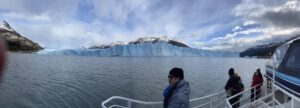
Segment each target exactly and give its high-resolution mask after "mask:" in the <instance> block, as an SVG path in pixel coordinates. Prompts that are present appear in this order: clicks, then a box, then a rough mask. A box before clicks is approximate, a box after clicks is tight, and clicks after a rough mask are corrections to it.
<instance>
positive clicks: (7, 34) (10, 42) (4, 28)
mask: <svg viewBox="0 0 300 108" xmlns="http://www.w3.org/2000/svg"><path fill="white" fill-rule="evenodd" d="M0 37H1V39H3V40H4V41H5V42H6V43H7V47H8V50H9V51H13V52H36V51H39V50H41V49H43V48H42V47H41V46H40V45H39V44H37V43H35V42H33V41H31V40H30V39H28V38H26V37H23V36H22V35H20V34H19V33H18V32H16V31H15V30H14V29H13V28H11V27H10V25H9V24H8V23H7V22H6V21H3V22H2V23H0Z"/></svg>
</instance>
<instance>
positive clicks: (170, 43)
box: [39, 37, 237, 57]
mask: <svg viewBox="0 0 300 108" xmlns="http://www.w3.org/2000/svg"><path fill="white" fill-rule="evenodd" d="M39 53H40V54H52V55H76V56H203V57H208V56H214V57H224V56H225V57H236V56H237V53H232V52H217V51H207V50H201V49H195V48H190V47H189V46H187V45H185V44H183V43H181V42H178V41H175V40H171V39H168V38H167V37H159V38H157V37H145V38H139V39H137V40H135V41H131V42H129V43H123V42H114V43H112V44H109V45H98V46H92V47H90V48H89V49H69V50H56V51H46V50H44V51H41V52H39Z"/></svg>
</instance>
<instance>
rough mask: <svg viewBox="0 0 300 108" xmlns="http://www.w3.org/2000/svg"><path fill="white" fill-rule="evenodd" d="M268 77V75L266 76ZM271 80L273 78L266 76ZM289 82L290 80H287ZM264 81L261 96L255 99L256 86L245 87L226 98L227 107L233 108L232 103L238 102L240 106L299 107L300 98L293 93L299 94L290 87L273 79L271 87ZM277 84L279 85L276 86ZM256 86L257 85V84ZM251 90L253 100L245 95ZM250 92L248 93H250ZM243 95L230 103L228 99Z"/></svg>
mask: <svg viewBox="0 0 300 108" xmlns="http://www.w3.org/2000/svg"><path fill="white" fill-rule="evenodd" d="M267 77H268V76H267ZM268 79H270V80H271V81H272V82H273V78H270V77H269V78H268ZM286 81H287V80H286ZM288 82H290V81H288ZM265 83H268V82H267V81H264V84H263V85H264V86H262V87H261V91H262V93H261V96H260V98H258V99H256V95H255V92H256V89H255V88H256V86H254V87H251V88H249V89H246V90H245V91H243V92H241V93H238V94H236V95H234V96H231V97H229V98H227V99H226V103H227V107H228V108H233V106H234V105H236V104H240V105H239V107H240V108H249V107H250V108H261V107H262V108H299V107H300V106H299V105H300V99H299V98H298V97H297V96H295V94H297V95H300V94H299V93H297V92H296V91H294V90H291V89H290V88H288V87H286V86H284V85H282V84H280V83H278V82H277V81H275V82H274V83H273V84H272V87H270V88H268V87H267V85H266V84H265ZM278 85H279V86H278ZM257 86H258V85H257ZM251 90H254V92H253V93H254V100H251V99H249V97H247V96H246V97H245V95H247V94H249V93H248V92H251ZM286 90H289V91H290V92H292V93H290V92H287V91H286ZM251 94H252V93H250V95H251ZM240 95H243V98H241V99H240V100H238V101H237V102H235V103H230V100H232V99H234V98H237V97H238V96H240ZM279 100H280V101H279Z"/></svg>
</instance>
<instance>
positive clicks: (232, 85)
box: [225, 76, 241, 95]
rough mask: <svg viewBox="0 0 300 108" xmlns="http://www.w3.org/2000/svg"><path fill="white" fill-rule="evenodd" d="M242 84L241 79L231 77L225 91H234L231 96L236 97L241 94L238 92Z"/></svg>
mask: <svg viewBox="0 0 300 108" xmlns="http://www.w3.org/2000/svg"><path fill="white" fill-rule="evenodd" d="M240 83H241V79H240V78H239V77H235V76H230V77H229V80H228V81H227V83H226V86H225V90H229V89H231V90H232V91H231V94H232V95H235V94H237V93H239V92H240V90H237V89H239V84H240Z"/></svg>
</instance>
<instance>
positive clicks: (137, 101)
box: [101, 82, 251, 108]
mask: <svg viewBox="0 0 300 108" xmlns="http://www.w3.org/2000/svg"><path fill="white" fill-rule="evenodd" d="M247 84H250V86H251V82H248V83H247ZM247 86H248V85H247ZM225 92H226V91H225V90H222V91H220V92H217V93H214V94H210V95H207V96H203V97H200V98H194V99H190V100H189V102H194V101H197V100H203V99H207V98H212V97H214V96H217V95H220V94H223V93H225ZM222 98H226V96H224V97H222ZM115 99H119V100H125V101H127V102H129V103H130V105H131V103H138V104H144V105H157V104H163V102H146V101H140V100H135V99H130V98H126V97H122V96H112V97H110V98H108V99H106V100H105V101H103V102H102V103H101V106H102V107H103V108H108V107H107V106H105V105H106V104H107V103H109V102H110V101H112V100H115ZM220 100H221V99H220ZM211 101H212V100H211ZM225 101H226V99H225ZM225 101H224V103H225V104H226V102H225ZM206 104H207V103H206ZM201 105H204V104H201ZM201 105H200V106H201ZM113 106H117V107H124V106H119V105H112V106H110V107H109V108H111V107H113ZM198 107H199V105H198ZM125 108H127V107H125Z"/></svg>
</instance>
